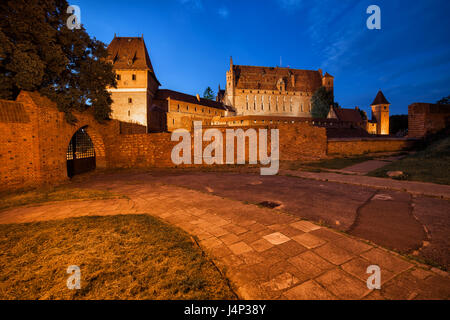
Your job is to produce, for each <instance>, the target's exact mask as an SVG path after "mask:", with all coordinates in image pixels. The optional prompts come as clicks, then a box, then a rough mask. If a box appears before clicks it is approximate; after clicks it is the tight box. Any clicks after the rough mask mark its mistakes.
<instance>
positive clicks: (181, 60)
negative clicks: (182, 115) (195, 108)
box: [69, 0, 450, 114]
mask: <svg viewBox="0 0 450 320" xmlns="http://www.w3.org/2000/svg"><path fill="white" fill-rule="evenodd" d="M69 3H70V4H76V5H78V6H79V7H80V9H81V22H82V24H83V25H84V27H85V28H86V30H87V31H88V33H89V34H90V35H91V36H94V37H96V38H97V39H99V40H101V41H103V42H105V43H106V44H108V43H109V42H110V41H111V40H112V38H113V37H114V33H116V34H117V36H124V37H125V36H140V35H141V34H144V39H145V42H146V45H147V49H148V50H149V54H150V57H151V60H152V63H153V67H154V69H155V72H156V76H157V77H158V79H159V81H160V82H161V84H162V88H168V89H172V90H177V91H181V92H185V93H189V94H197V93H199V94H203V91H204V90H205V88H206V87H207V86H211V87H212V88H213V90H214V91H215V92H217V87H218V85H219V84H220V85H221V87H222V88H224V87H225V72H226V71H227V70H228V69H229V60H230V56H233V61H234V63H235V64H241V65H255V66H279V65H280V56H281V65H282V66H283V67H287V66H289V67H291V68H298V69H311V70H317V69H319V68H321V69H323V71H324V72H325V71H327V72H328V73H330V74H331V75H333V76H334V77H335V83H334V84H335V100H336V101H337V102H338V103H339V104H340V105H341V106H343V107H355V106H359V107H361V108H362V109H364V110H366V111H369V105H370V103H371V102H372V100H373V99H374V97H375V95H376V93H377V91H378V90H379V89H382V90H383V92H384V94H385V96H386V98H387V99H388V100H389V101H390V102H391V104H392V105H391V114H406V113H407V112H408V105H409V104H411V103H413V102H436V101H437V100H439V99H441V98H442V97H444V96H448V95H450V19H449V18H448V16H449V15H450V1H447V0H444V1H437V0H427V1H426V0H414V1H403V0H390V1H364V0H362V1H356V0H316V1H314V0H214V1H213V0H158V1H157V0H151V1H69ZM372 4H375V5H378V6H379V7H380V8H381V30H368V29H367V27H366V20H367V18H368V17H369V14H367V13H366V9H367V7H368V6H369V5H372Z"/></svg>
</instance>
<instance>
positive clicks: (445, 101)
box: [436, 96, 450, 104]
mask: <svg viewBox="0 0 450 320" xmlns="http://www.w3.org/2000/svg"><path fill="white" fill-rule="evenodd" d="M436 103H437V104H450V96H447V97H444V98H442V99H441V100H439V101H438V102H436Z"/></svg>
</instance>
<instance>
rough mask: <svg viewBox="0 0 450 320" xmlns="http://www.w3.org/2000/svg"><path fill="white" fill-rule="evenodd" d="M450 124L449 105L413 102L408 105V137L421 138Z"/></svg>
mask: <svg viewBox="0 0 450 320" xmlns="http://www.w3.org/2000/svg"><path fill="white" fill-rule="evenodd" d="M449 125H450V105H437V104H431V103H413V104H411V105H410V106H408V137H410V138H423V137H425V136H426V135H428V134H433V133H436V132H438V131H440V130H442V129H444V128H446V127H448V126H449Z"/></svg>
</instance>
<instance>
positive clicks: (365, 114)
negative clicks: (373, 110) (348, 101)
mask: <svg viewBox="0 0 450 320" xmlns="http://www.w3.org/2000/svg"><path fill="white" fill-rule="evenodd" d="M358 111H359V114H360V115H361V118H362V119H363V120H364V121H365V120H367V113H366V112H365V111H364V110H361V109H359V108H358Z"/></svg>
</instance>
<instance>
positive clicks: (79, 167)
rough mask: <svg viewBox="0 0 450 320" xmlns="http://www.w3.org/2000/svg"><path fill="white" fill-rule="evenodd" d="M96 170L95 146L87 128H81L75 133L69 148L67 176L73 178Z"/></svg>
mask: <svg viewBox="0 0 450 320" xmlns="http://www.w3.org/2000/svg"><path fill="white" fill-rule="evenodd" d="M94 169H95V150H94V144H93V143H92V140H91V138H90V137H89V135H88V134H87V132H86V130H85V128H81V129H79V130H78V131H77V132H75V134H74V135H73V137H72V139H71V140H70V142H69V147H68V148H67V175H68V176H69V178H72V177H73V176H74V175H76V174H80V173H83V172H87V171H91V170H94Z"/></svg>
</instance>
